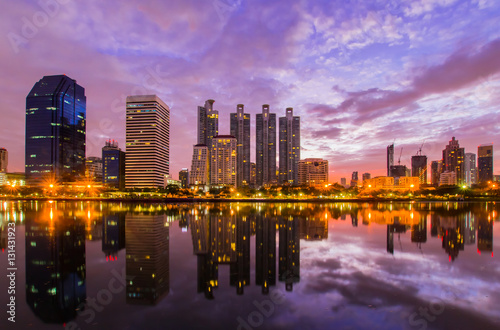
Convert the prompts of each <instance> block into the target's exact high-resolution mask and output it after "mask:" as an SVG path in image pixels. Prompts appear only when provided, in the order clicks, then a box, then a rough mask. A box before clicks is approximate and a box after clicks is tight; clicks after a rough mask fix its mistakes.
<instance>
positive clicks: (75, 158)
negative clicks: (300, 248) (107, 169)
mask: <svg viewBox="0 0 500 330" xmlns="http://www.w3.org/2000/svg"><path fill="white" fill-rule="evenodd" d="M86 102H87V99H86V97H85V89H84V88H83V87H82V86H80V85H78V84H77V83H76V81H75V80H73V79H71V78H69V77H68V76H66V75H57V76H44V77H43V78H42V79H40V81H38V82H37V83H36V84H35V85H34V86H33V89H32V90H31V91H30V93H29V94H28V96H27V97H26V150H25V164H26V168H25V170H26V179H27V180H28V182H29V183H30V184H40V183H41V180H42V179H43V178H45V177H47V176H49V175H54V176H55V177H56V178H57V179H58V180H62V181H74V180H75V178H76V177H79V176H83V175H84V174H85V127H86V125H85V116H86V108H87V106H86Z"/></svg>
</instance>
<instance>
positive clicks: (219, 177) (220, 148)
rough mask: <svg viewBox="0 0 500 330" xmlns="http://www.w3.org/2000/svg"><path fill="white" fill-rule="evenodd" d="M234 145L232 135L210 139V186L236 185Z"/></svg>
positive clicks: (234, 140)
mask: <svg viewBox="0 0 500 330" xmlns="http://www.w3.org/2000/svg"><path fill="white" fill-rule="evenodd" d="M236 144H237V142H236V138H235V137H234V136H232V135H218V136H215V137H214V138H213V139H212V148H211V152H210V153H211V155H210V157H211V160H210V163H211V164H210V171H211V173H210V184H211V185H214V186H235V185H236V171H237V162H236Z"/></svg>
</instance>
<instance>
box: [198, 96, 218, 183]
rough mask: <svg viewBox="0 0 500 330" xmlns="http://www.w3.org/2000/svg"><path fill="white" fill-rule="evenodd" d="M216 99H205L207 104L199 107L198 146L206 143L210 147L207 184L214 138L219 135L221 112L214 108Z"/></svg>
mask: <svg viewBox="0 0 500 330" xmlns="http://www.w3.org/2000/svg"><path fill="white" fill-rule="evenodd" d="M214 103H215V101H214V100H207V101H205V106H203V107H201V106H199V107H198V144H197V145H198V146H201V145H205V146H207V147H208V154H207V157H208V177H207V184H208V183H210V174H211V171H210V166H211V162H210V158H211V156H210V155H211V147H212V139H213V138H214V136H217V135H219V112H218V111H217V110H214V109H213V107H214ZM193 157H194V155H193Z"/></svg>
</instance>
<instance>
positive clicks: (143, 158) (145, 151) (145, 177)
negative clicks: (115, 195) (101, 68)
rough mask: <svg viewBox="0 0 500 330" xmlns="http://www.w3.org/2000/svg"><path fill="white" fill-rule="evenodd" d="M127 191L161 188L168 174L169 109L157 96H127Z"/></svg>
mask: <svg viewBox="0 0 500 330" xmlns="http://www.w3.org/2000/svg"><path fill="white" fill-rule="evenodd" d="M126 111H127V119H126V142H127V145H126V158H125V186H126V188H160V187H163V183H164V177H165V175H168V174H169V158H170V156H169V155H170V151H169V150H170V149H169V148H170V147H169V146H170V108H169V107H168V106H167V105H166V104H165V103H164V102H163V101H162V100H161V99H160V98H159V97H158V96H156V95H136V96H127V109H126Z"/></svg>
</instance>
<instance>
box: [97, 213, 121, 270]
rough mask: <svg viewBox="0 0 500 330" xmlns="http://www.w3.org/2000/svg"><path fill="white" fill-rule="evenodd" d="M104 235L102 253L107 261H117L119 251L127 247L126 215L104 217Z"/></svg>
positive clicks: (118, 214)
mask: <svg viewBox="0 0 500 330" xmlns="http://www.w3.org/2000/svg"><path fill="white" fill-rule="evenodd" d="M102 233H103V235H102V252H103V253H104V255H105V256H106V260H109V261H115V260H117V259H118V251H120V250H121V249H123V248H124V247H125V214H124V213H117V214H113V215H104V216H103V218H102Z"/></svg>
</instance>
